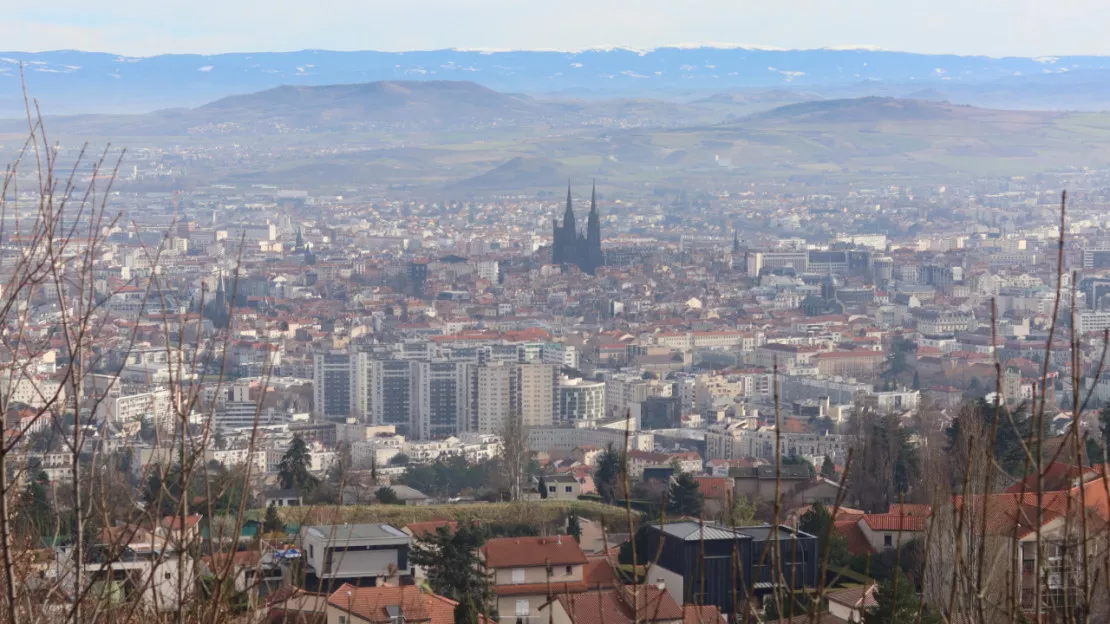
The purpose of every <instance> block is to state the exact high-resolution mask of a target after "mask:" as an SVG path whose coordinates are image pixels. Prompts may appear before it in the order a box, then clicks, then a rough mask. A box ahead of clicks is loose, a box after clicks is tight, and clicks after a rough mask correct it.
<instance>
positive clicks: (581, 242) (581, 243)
mask: <svg viewBox="0 0 1110 624" xmlns="http://www.w3.org/2000/svg"><path fill="white" fill-rule="evenodd" d="M553 229H554V236H553V239H552V243H551V262H552V263H553V264H559V265H569V264H573V265H576V266H577V267H578V268H579V269H581V270H582V272H584V273H589V274H590V275H593V274H595V273H596V272H597V268H598V267H599V266H602V265H603V264H605V256H604V255H602V252H601V215H599V214H598V212H597V185H596V184H595V185H594V188H593V192H592V193H591V195H590V215H589V217H588V218H587V220H586V231H585V233H582V232H579V231H577V223H576V222H575V218H574V202H573V201H572V200H571V194H570V184H567V208H566V211H564V212H563V223H562V225H560V224H559V220H558V219H556V220H555V221H554V228H553Z"/></svg>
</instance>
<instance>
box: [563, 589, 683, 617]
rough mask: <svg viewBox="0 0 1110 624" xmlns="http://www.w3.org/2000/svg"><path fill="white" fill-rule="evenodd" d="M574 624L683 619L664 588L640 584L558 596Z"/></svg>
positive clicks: (678, 607) (680, 608)
mask: <svg viewBox="0 0 1110 624" xmlns="http://www.w3.org/2000/svg"><path fill="white" fill-rule="evenodd" d="M559 602H560V603H561V604H562V605H563V608H564V609H565V610H566V612H567V614H568V615H569V616H570V619H571V621H572V622H574V624H635V623H640V622H659V621H667V620H684V619H685V617H686V614H685V613H684V612H683V609H682V607H680V606H678V604H677V603H676V602H675V601H674V598H671V595H670V594H669V593H668V592H667V590H665V589H660V588H658V587H656V586H654V585H641V586H639V587H638V588H636V591H635V592H634V591H633V589H632V588H631V587H621V588H617V589H606V590H601V591H591V592H586V593H583V594H573V595H562V596H559Z"/></svg>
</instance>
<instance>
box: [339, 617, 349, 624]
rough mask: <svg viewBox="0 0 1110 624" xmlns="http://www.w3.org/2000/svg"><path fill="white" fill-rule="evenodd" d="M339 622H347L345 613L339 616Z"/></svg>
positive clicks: (344, 623)
mask: <svg viewBox="0 0 1110 624" xmlns="http://www.w3.org/2000/svg"><path fill="white" fill-rule="evenodd" d="M339 624H347V616H345V615H341V616H339Z"/></svg>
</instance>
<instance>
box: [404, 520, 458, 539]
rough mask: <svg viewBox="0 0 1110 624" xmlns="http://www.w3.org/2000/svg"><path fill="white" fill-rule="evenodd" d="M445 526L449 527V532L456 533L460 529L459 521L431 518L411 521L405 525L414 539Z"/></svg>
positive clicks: (430, 533)
mask: <svg viewBox="0 0 1110 624" xmlns="http://www.w3.org/2000/svg"><path fill="white" fill-rule="evenodd" d="M443 527H447V531H448V532H449V533H454V532H455V531H458V530H459V523H458V522H454V521H452V520H429V521H428V522H411V523H409V524H406V525H405V528H406V529H408V530H409V533H411V534H412V536H413V538H414V539H421V538H423V537H427V536H429V535H432V534H434V533H435V532H436V531H438V530H439V529H441V528H443Z"/></svg>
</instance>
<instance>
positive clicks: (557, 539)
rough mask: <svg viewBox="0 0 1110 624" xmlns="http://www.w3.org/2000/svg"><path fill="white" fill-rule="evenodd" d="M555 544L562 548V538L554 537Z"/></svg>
mask: <svg viewBox="0 0 1110 624" xmlns="http://www.w3.org/2000/svg"><path fill="white" fill-rule="evenodd" d="M555 543H556V544H558V545H560V546H562V545H563V536H562V535H556V536H555Z"/></svg>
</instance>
